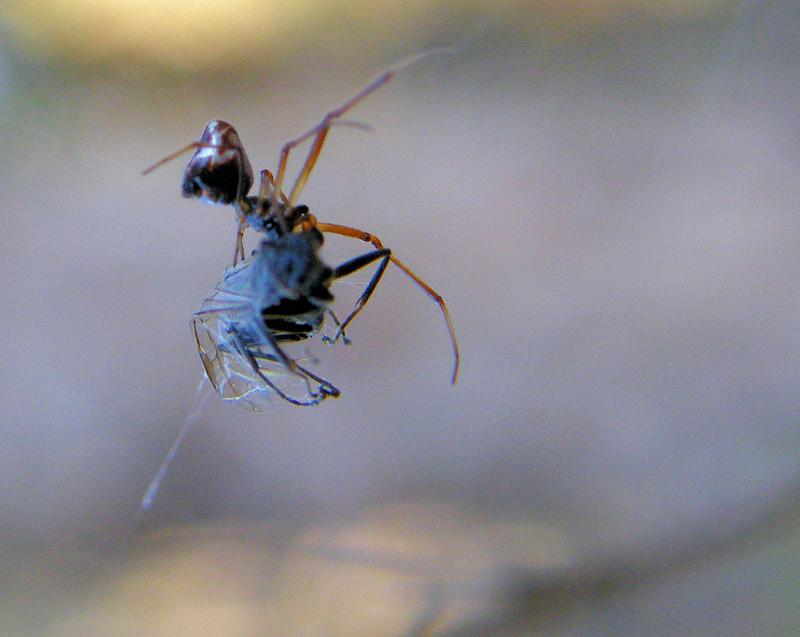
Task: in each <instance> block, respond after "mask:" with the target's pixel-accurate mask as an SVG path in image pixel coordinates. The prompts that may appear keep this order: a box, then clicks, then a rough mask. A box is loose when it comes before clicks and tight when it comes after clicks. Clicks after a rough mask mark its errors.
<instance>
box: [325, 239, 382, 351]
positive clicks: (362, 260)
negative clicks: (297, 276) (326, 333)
mask: <svg viewBox="0 0 800 637" xmlns="http://www.w3.org/2000/svg"><path fill="white" fill-rule="evenodd" d="M391 256H392V251H391V250H389V249H387V248H383V249H381V250H374V251H373V252H368V253H367V254H362V255H361V256H359V257H356V258H355V259H350V260H349V261H346V262H345V263H342V265H340V266H339V267H338V268H336V270H334V274H333V276H334V278H336V279H341V278H342V277H345V276H348V275H349V274H352V273H353V272H355V271H356V270H360V269H361V268H363V267H366V266H367V265H369V264H370V263H372V262H373V261H377V260H378V259H381V263H380V265H379V266H378V268H377V269H376V270H375V273H374V274H373V275H372V278H371V279H370V281H369V283H368V284H367V287H366V288H364V291H363V292H362V293H361V296H360V297H358V301H356V304H355V307H353V309H352V310H351V311H350V314H348V315H347V316H346V317H345V319H344V320H343V321H342V323H341V325H339V329H338V331H337V332H336V335H335V336H334V337H333V339H332V340H333V342H334V343H335V342H336V341H337V340H338V339H339V338H340V337H341V336H342V335H343V334H344V330H345V328H346V327H347V326H348V325H349V324H350V321H352V320H353V319H354V318H355V317H356V316H357V315H358V313H359V312H360V311H361V310H362V309H363V308H364V306H365V305H366V304H367V301H369V297H371V296H372V293H373V292H374V291H375V288H376V287H377V285H378V282H379V281H380V280H381V277H382V276H383V273H384V272H385V271H386V266H387V265H389V259H390V258H391Z"/></svg>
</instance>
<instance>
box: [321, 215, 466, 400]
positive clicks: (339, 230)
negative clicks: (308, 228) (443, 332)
mask: <svg viewBox="0 0 800 637" xmlns="http://www.w3.org/2000/svg"><path fill="white" fill-rule="evenodd" d="M316 228H317V230H319V231H320V232H323V233H324V232H330V233H332V234H338V235H342V236H344V237H352V238H353V239H359V240H360V241H364V242H366V243H371V244H372V245H373V246H375V247H376V248H378V249H382V248H383V243H381V240H380V239H379V238H378V237H376V236H375V235H373V234H370V233H369V232H364V231H363V230H359V229H357V228H351V227H350V226H342V225H339V224H337V223H317V224H316ZM389 259H390V260H391V262H392V263H394V264H395V265H396V266H397V267H398V268H400V269H401V270H402V271H403V272H405V274H406V275H407V276H408V277H410V278H411V280H412V281H414V283H416V284H417V285H418V286H419V287H421V288H422V289H423V290H425V292H426V293H427V294H428V296H430V297H431V298H432V299H433V300H434V301H435V302H436V304H437V305H438V306H439V309H441V310H442V314H444V320H445V322H446V323H447V330H448V332H450V343H451V344H452V346H453V356H454V357H455V364H454V367H453V376H452V378H451V380H450V382H451V383H453V384H454V385H455V384H456V380H457V378H458V367H459V363H460V358H461V357H460V354H459V350H458V341H457V340H456V332H455V329H454V328H453V322H452V321H451V320H450V312H448V311H447V304H446V303H445V302H444V299H443V298H442V297H441V296H440V295H439V294H438V293H437V292H436V291H435V290H434V289H433V288H432V287H431V286H429V285H428V284H427V283H425V281H423V280H422V279H421V278H420V277H419V276H417V275H416V274H415V273H414V272H413V271H412V270H411V268H409V267H408V266H407V265H406V264H405V263H403V262H402V261H400V260H399V259H398V258H397V257H395V256H394V255H391V256H390V257H389Z"/></svg>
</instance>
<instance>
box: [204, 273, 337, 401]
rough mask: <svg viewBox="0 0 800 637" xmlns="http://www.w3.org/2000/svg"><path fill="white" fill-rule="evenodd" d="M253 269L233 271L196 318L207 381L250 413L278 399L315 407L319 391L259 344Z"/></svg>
mask: <svg viewBox="0 0 800 637" xmlns="http://www.w3.org/2000/svg"><path fill="white" fill-rule="evenodd" d="M250 265H251V260H249V259H248V260H247V261H244V262H242V263H239V264H238V265H237V266H236V267H232V268H228V269H227V270H226V272H225V276H224V278H223V280H222V281H220V283H218V284H217V285H216V286H215V287H214V288H213V289H212V290H211V292H210V293H209V294H208V296H207V297H206V298H205V300H204V301H203V303H202V305H201V306H200V309H199V310H198V311H197V312H195V314H194V316H193V317H192V323H191V326H192V333H193V335H194V338H195V342H196V344H197V351H198V353H199V355H200V360H201V361H202V363H203V367H204V368H205V371H206V375H207V376H208V380H209V381H210V382H211V384H212V385H213V387H214V389H215V390H216V391H217V393H218V394H219V395H220V396H221V397H222V399H223V400H225V401H227V402H231V403H234V404H236V405H239V406H240V407H242V408H243V409H247V410H248V411H255V412H260V411H265V410H267V409H269V408H270V407H272V405H273V404H274V402H275V399H276V398H278V397H280V398H283V399H286V400H289V401H290V402H297V403H300V404H316V403H317V402H319V401H320V400H321V396H320V394H319V393H316V392H317V391H319V389H318V385H316V383H313V382H311V383H309V382H306V380H305V379H303V378H301V377H299V376H298V375H297V374H294V373H291V372H290V371H289V370H288V369H287V368H286V367H285V366H284V365H283V364H282V363H281V362H279V361H278V360H276V357H275V356H274V354H273V353H272V352H271V350H270V348H269V345H268V344H265V343H261V342H259V339H258V337H257V335H256V332H257V330H254V329H253V327H252V325H253V323H252V322H253V321H254V320H257V319H258V317H257V316H254V313H255V310H254V304H253V298H252V295H251V294H249V286H248V276H247V275H248V273H249V267H250ZM298 362H303V361H302V360H299V359H298ZM315 387H317V389H316V390H315V389H314V388H315Z"/></svg>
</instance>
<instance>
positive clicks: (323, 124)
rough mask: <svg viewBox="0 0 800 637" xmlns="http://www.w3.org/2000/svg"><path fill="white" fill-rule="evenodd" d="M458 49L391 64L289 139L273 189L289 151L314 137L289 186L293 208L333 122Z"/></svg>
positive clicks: (436, 50)
mask: <svg viewBox="0 0 800 637" xmlns="http://www.w3.org/2000/svg"><path fill="white" fill-rule="evenodd" d="M457 50H458V47H453V46H450V47H438V48H434V49H428V50H426V51H420V52H419V53H415V54H414V55H409V56H407V57H405V58H402V59H401V60H399V61H398V62H395V63H394V64H392V65H391V66H390V67H389V68H387V69H386V70H384V71H383V72H382V73H380V74H379V75H378V76H377V77H376V78H375V79H373V80H372V81H371V82H369V83H368V84H367V85H366V86H364V88H362V89H361V90H360V91H359V92H358V93H356V94H355V95H354V96H353V97H351V98H350V99H348V100H347V101H346V102H344V104H342V105H341V106H339V107H338V108H335V109H333V110H332V111H329V112H328V113H327V114H326V115H325V117H323V118H322V121H320V123H319V124H317V125H316V126H314V127H312V128H310V129H309V130H307V131H306V132H305V133H303V134H302V135H300V136H299V137H295V138H294V139H292V140H289V141H288V142H286V143H285V144H284V145H283V148H281V154H280V158H279V160H278V174H277V177H276V179H275V184H276V187H275V190H276V192H280V190H281V188H282V186H283V179H284V177H285V176H286V164H287V162H288V159H289V153H290V152H291V151H292V149H294V148H296V147H297V146H299V145H300V144H302V143H303V142H304V141H306V140H307V139H311V138H312V137H314V141H313V142H312V144H311V150H310V151H309V153H308V156H307V157H306V160H305V162H304V164H303V167H302V169H301V170H300V173H299V174H298V176H297V179H296V180H295V182H294V186H292V190H291V192H290V193H289V202H288V203H289V206H293V205H294V203H295V202H296V201H297V198H298V197H299V196H300V192H301V191H302V190H303V187H304V186H305V184H306V181H308V178H309V176H310V175H311V172H312V171H313V170H314V166H315V164H316V163H317V159H318V158H319V155H320V153H321V152H322V146H323V144H324V143H325V138H326V137H327V136H328V131H329V130H330V128H331V125H332V124H333V122H334V120H337V119H339V118H340V117H342V116H343V115H344V114H345V113H347V112H348V111H349V110H350V109H351V108H353V107H354V106H356V104H358V103H359V102H361V101H362V100H363V99H365V98H366V97H368V96H369V95H371V94H372V93H374V92H375V91H377V90H378V89H379V88H381V87H382V86H383V85H385V84H387V83H388V82H390V81H391V80H392V78H394V76H395V75H396V74H397V73H398V72H399V71H402V70H403V69H405V68H407V67H409V66H412V65H414V64H417V63H418V62H421V61H423V60H426V59H428V58H431V57H435V56H437V55H448V54H451V53H454V52H456V51H457Z"/></svg>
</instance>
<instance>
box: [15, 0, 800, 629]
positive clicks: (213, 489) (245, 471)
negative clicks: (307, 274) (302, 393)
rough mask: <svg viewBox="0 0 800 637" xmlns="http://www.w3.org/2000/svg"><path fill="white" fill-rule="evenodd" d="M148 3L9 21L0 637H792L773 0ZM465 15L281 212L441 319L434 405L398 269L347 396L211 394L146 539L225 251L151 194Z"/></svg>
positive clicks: (429, 337)
mask: <svg viewBox="0 0 800 637" xmlns="http://www.w3.org/2000/svg"><path fill="white" fill-rule="evenodd" d="M160 4H161V3H156V2H150V1H148V0H141V1H140V2H112V1H110V0H109V1H107V2H89V1H88V0H81V1H75V0H73V1H72V2H69V3H66V2H59V1H58V0H50V1H49V2H37V3H34V2H16V3H11V4H10V5H8V6H5V7H4V8H2V9H0V34H1V35H2V41H1V42H0V44H1V45H2V46H1V48H0V97H1V98H2V99H1V100H0V128H2V139H3V149H4V152H3V153H2V154H0V192H2V219H3V232H2V237H1V238H0V242H2V243H1V244H0V245H2V251H1V252H0V264H2V275H3V277H2V280H3V286H4V289H3V299H4V300H3V302H2V304H0V326H1V327H2V331H3V334H4V335H5V342H4V344H3V348H2V349H3V354H2V359H1V360H2V365H1V366H0V374H2V382H0V422H2V432H3V433H2V444H0V563H2V568H1V569H0V634H3V635H6V634H8V635H39V634H42V635H58V636H65V635H70V636H72V635H120V636H122V635H125V636H127V635H175V634H187V635H189V634H191V635H253V634H261V635H372V636H374V635H427V634H431V635H440V634H441V635H444V634H448V635H449V634H453V635H455V634H458V635H474V634H504V635H505V634H508V635H511V634H514V635H517V634H519V635H522V634H532V633H534V632H535V633H536V634H559V635H561V634H565V635H566V634H569V635H572V634H575V635H622V634H643V635H645V634H646V635H788V634H798V632H800V615H799V614H798V612H797V607H798V600H799V599H800V595H799V594H798V584H800V568H799V567H800V562H799V561H798V559H797V556H796V552H797V548H798V546H797V541H796V528H797V527H796V525H794V523H793V520H792V515H793V513H794V510H795V507H794V501H795V498H796V497H798V496H797V495H796V489H795V488H794V486H793V485H795V484H796V483H797V482H798V481H800V479H798V448H799V447H798V445H800V436H799V435H798V426H797V419H798V413H800V392H798V386H799V385H800V336H798V330H797V324H798V318H799V317H798V313H799V310H800V304H799V303H798V297H799V295H798V292H800V260H799V259H798V258H797V254H798V250H799V249H800V216H798V214H797V210H798V205H797V204H798V202H799V201H800V181H799V180H798V178H797V177H798V171H800V144H799V143H798V142H800V126H799V125H798V122H800V117H798V115H800V112H798V110H799V108H800V107H798V104H800V99H798V98H800V73H798V72H797V71H798V60H800V57H798V56H800V11H798V9H797V7H796V6H795V3H790V2H751V3H744V2H742V3H735V2H725V1H722V0H718V1H712V0H706V1H704V2H700V1H698V2H683V3H677V2H649V3H648V2H639V1H635V0H629V1H627V2H615V3H610V2H603V1H602V0H595V1H590V0H582V1H581V2H575V3H558V2H546V1H543V2H538V3H507V4H505V5H499V6H488V5H484V4H482V3H455V2H452V3H442V4H439V5H437V6H436V7H435V8H431V7H429V6H428V5H427V4H426V3H413V2H412V3H397V4H384V5H380V6H378V7H374V6H372V5H371V4H369V3H365V2H357V1H356V2H348V3H338V4H331V3H327V2H322V1H320V0H317V1H313V0H308V1H306V2H292V3H288V2H287V3H281V2H265V1H259V0H249V1H248V0H242V1H241V2H239V3H235V2H234V3H231V2H229V3H227V4H226V6H230V8H229V9H225V10H224V12H223V10H222V9H221V8H220V6H218V5H215V4H214V3H211V2H192V3H186V2H183V1H176V2H173V3H170V4H169V6H168V7H167V6H159V5H160ZM565 4H568V5H569V6H566V7H565V6H564V5H565ZM481 20H483V23H482V24H483V25H484V29H483V31H482V32H481V35H480V37H478V38H477V39H476V40H475V42H474V43H473V44H472V45H471V46H470V47H469V48H468V49H467V50H465V51H463V52H462V53H460V54H458V55H457V56H454V57H452V58H447V59H439V60H435V61H431V62H429V63H426V64H425V65H420V66H418V67H414V68H413V69H410V70H408V71H407V72H405V73H403V74H402V75H400V76H399V77H398V78H397V79H396V81H395V82H393V83H392V84H390V85H389V86H387V87H386V88H385V89H382V90H381V91H380V92H379V93H377V94H375V95H374V96H372V97H371V98H370V99H369V100H368V101H367V102H365V103H363V104H361V105H360V106H359V107H358V108H357V110H355V111H354V112H353V114H352V117H353V118H354V119H358V120H359V121H363V122H368V123H369V124H370V125H372V126H373V127H374V132H373V133H370V134H365V133H363V132H360V131H357V130H352V129H346V128H340V129H335V130H334V131H333V132H332V134H331V135H330V137H329V142H328V144H327V146H326V148H325V150H324V153H323V155H322V159H321V160H320V162H319V165H318V168H317V169H316V171H315V173H314V174H313V177H312V179H311V180H310V182H309V185H308V188H307V189H306V191H305V193H304V196H303V200H304V202H305V203H307V204H308V205H309V206H311V208H312V210H313V212H315V213H316V214H317V216H318V217H319V218H320V219H322V220H328V221H333V222H337V223H344V224H351V225H354V226H357V227H360V228H364V229H366V230H369V231H373V232H375V233H376V234H378V235H379V236H380V237H381V238H382V239H383V240H384V242H385V243H386V245H388V246H390V247H392V248H394V249H395V251H396V253H397V254H398V255H399V256H400V257H401V258H402V259H404V260H406V261H407V262H408V263H409V264H411V265H412V266H413V267H414V268H416V269H417V271H418V272H419V273H420V274H421V275H422V276H423V277H425V278H426V279H427V280H428V281H429V282H430V283H431V284H432V285H433V286H434V287H435V288H436V289H437V290H439V291H440V292H441V293H442V294H443V295H444V296H445V298H446V299H447V302H448V304H449V307H450V310H451V313H452V315H453V318H454V322H455V326H456V329H457V332H458V335H459V338H460V343H461V347H462V356H463V363H462V372H461V378H460V382H459V384H458V385H457V386H456V387H455V388H452V387H450V386H449V385H448V378H449V372H450V365H451V359H450V350H449V347H448V342H447V335H446V331H445V328H444V325H443V323H442V321H441V317H440V316H439V314H438V311H437V309H436V307H435V305H434V304H432V303H431V302H430V301H429V300H428V299H426V298H425V296H424V295H423V294H421V293H420V292H419V291H418V290H417V289H415V288H414V287H413V286H412V285H410V284H409V282H408V281H407V280H406V279H405V278H404V277H403V276H402V275H401V274H400V273H399V272H397V271H393V270H390V271H389V273H388V275H387V276H386V277H385V279H384V281H383V283H382V285H381V287H380V288H379V290H378V292H377V294H376V295H375V297H374V300H373V301H372V302H371V303H370V306H369V308H368V310H367V311H366V312H365V313H364V314H363V316H362V317H361V318H360V319H359V321H358V322H357V323H356V324H355V325H354V327H353V329H352V330H351V332H350V335H351V337H352V339H353V341H354V344H353V346H352V347H350V348H335V349H330V350H322V351H319V350H317V353H318V354H320V356H321V358H322V363H321V367H320V369H321V370H322V371H323V372H324V374H325V375H326V377H328V378H330V379H331V380H333V382H334V383H335V384H337V385H338V386H339V387H340V388H341V389H342V390H343V397H342V398H341V399H340V400H339V401H328V402H326V403H325V404H324V405H322V406H320V407H318V408H315V409H296V408H291V407H290V406H288V405H276V408H275V410H274V411H273V412H270V413H268V414H265V415H251V414H247V413H244V412H241V411H240V410H238V409H236V408H234V407H231V406H228V405H224V404H220V401H218V400H216V397H212V400H210V401H209V405H208V406H207V408H206V409H205V410H204V412H203V416H202V420H201V422H200V423H199V424H198V426H197V428H196V429H195V430H194V431H193V433H192V434H191V436H190V437H189V439H188V440H187V442H186V444H185V446H184V447H183V449H182V450H181V452H180V454H179V456H178V458H177V461H176V462H175V464H174V466H173V467H172V470H171V472H170V474H169V475H168V477H167V479H166V481H165V483H164V485H163V488H162V493H161V495H160V497H159V499H158V501H157V502H156V505H155V509H154V511H153V513H152V515H151V516H150V517H149V518H148V520H147V523H146V524H145V525H144V527H137V526H136V525H135V520H134V517H135V513H136V509H137V506H138V502H139V499H140V497H141V495H142V494H143V492H144V489H145V488H146V486H147V484H148V482H149V481H150V479H151V478H152V476H153V474H154V472H155V471H156V469H157V467H158V465H159V463H160V461H161V458H162V456H163V453H164V452H165V451H166V449H167V448H168V447H169V445H170V443H171V442H172V439H173V437H174V436H175V434H176V432H177V430H178V428H179V426H180V424H181V422H182V421H183V419H184V417H185V415H186V413H187V410H188V408H189V404H190V402H191V399H192V396H193V395H194V391H195V386H196V384H197V382H198V380H199V378H200V374H201V367H200V364H199V361H198V359H197V354H196V351H195V350H194V347H193V343H192V340H191V337H190V335H189V332H188V321H189V316H190V313H191V312H192V311H193V310H194V309H195V308H196V307H197V306H198V305H199V303H200V302H201V300H202V298H203V296H204V295H205V294H206V292H207V290H208V288H209V287H210V286H211V284H212V283H213V282H214V281H215V280H217V279H218V277H219V275H220V273H221V271H222V268H223V267H224V266H225V264H226V263H227V261H228V259H229V258H230V253H231V249H232V238H233V227H234V224H233V220H232V213H231V212H230V211H229V210H227V209H225V208H212V207H205V206H202V205H201V204H199V203H197V202H195V201H188V200H184V199H182V198H181V197H180V193H179V183H180V178H181V174H182V168H183V160H178V161H176V162H173V163H172V164H169V165H167V166H164V167H163V168H161V169H160V170H158V171H157V172H155V173H153V174H152V175H149V176H148V177H146V178H142V177H141V175H140V172H141V170H142V169H143V168H144V167H146V166H147V165H149V164H151V163H152V162H153V161H155V160H157V159H159V158H160V157H162V156H163V155H165V154H166V153H168V152H170V151H172V150H174V149H176V148H178V147H180V146H181V145H183V144H185V143H187V142H188V141H190V140H192V139H195V138H197V136H198V135H199V134H200V132H201V130H202V127H203V125H204V124H205V122H206V121H207V120H209V119H212V118H223V119H226V120H228V121H231V122H233V123H234V124H235V125H236V127H237V128H238V130H239V132H240V134H241V136H242V139H243V141H244V144H245V147H246V148H247V150H248V153H249V155H250V158H251V160H252V162H253V164H254V166H255V167H257V168H262V167H269V168H273V169H274V168H275V164H276V160H277V154H278V150H279V148H280V145H281V144H282V143H283V142H284V141H285V140H287V139H288V138H290V137H291V136H293V135H296V134H297V133H299V132H301V131H303V130H304V129H306V128H307V127H308V126H310V125H311V124H313V123H314V122H316V121H318V119H319V118H320V116H321V115H322V114H323V113H324V112H325V111H326V110H327V109H329V108H331V107H333V106H335V105H337V104H339V103H340V102H341V101H343V100H344V99H345V98H347V97H349V96H350V95H351V94H352V93H353V92H354V91H355V90H357V89H358V88H359V87H360V86H361V85H362V84H363V83H364V82H365V81H366V80H368V79H369V78H370V77H371V76H372V75H373V74H374V73H376V72H377V71H379V70H380V69H381V68H382V67H384V66H386V65H387V64H389V63H391V62H392V61H394V60H395V59H397V58H399V57H401V56H403V55H405V54H408V53H413V52H415V51H417V50H420V49H422V48H425V47H427V46H433V45H438V44H444V43H450V42H453V41H454V40H456V39H458V38H459V37H460V36H461V35H462V34H463V33H465V32H469V31H470V29H472V28H473V26H474V25H475V23H476V21H478V22H480V21H481ZM298 155H299V153H298ZM293 166H295V169H296V166H297V162H295V163H294V164H293ZM251 241H252V238H251ZM363 249H364V246H363V245H361V244H359V243H358V242H353V241H348V240H344V239H335V238H331V239H329V240H328V242H327V243H326V247H325V253H324V256H325V258H326V260H328V261H329V262H332V263H335V262H337V261H339V260H341V259H344V258H346V257H348V256H350V255H354V254H357V253H359V252H360V251H363ZM335 291H336V292H337V296H341V297H342V298H343V299H346V298H347V297H348V295H349V296H350V297H352V296H353V295H354V294H356V293H357V288H355V287H353V286H347V285H343V286H341V287H340V288H337V290H335ZM345 303H346V301H345ZM762 527H763V529H765V530H766V531H768V532H767V533H766V534H765V535H764V537H762V538H761V540H760V541H759V542H751V541H750V540H751V539H752V538H751V536H752V535H753V534H755V533H756V532H758V531H759V530H761V529H762ZM776 527H780V528H776ZM740 531H741V532H740ZM750 531H752V532H753V533H752V534H751V533H750ZM729 539H730V540H731V541H730V542H728V540H729ZM729 544H730V546H729ZM712 555H713V556H714V559H713V560H707V561H703V560H701V559H698V558H701V557H704V556H707V557H711V556H712Z"/></svg>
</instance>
